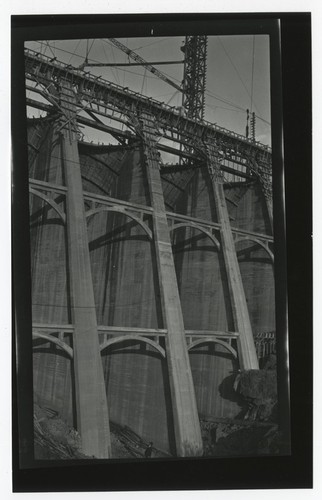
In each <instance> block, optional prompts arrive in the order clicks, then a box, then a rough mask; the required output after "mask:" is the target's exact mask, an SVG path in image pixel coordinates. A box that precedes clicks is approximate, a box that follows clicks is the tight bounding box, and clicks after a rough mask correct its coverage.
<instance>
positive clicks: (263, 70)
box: [26, 35, 271, 145]
mask: <svg viewBox="0 0 322 500" xmlns="http://www.w3.org/2000/svg"><path fill="white" fill-rule="evenodd" d="M118 40H119V41H120V42H121V43H123V44H124V45H126V46H127V47H129V48H130V49H131V50H134V51H135V52H136V53H137V54H139V55H140V56H141V57H142V58H143V59H145V60H146V61H148V62H150V61H182V60H183V53H182V51H181V50H180V48H181V47H182V45H183V43H184V37H167V38H165V37H160V38H156V37H149V38H120V39H118ZM26 47H27V48H30V49H33V50H37V51H40V52H41V53H42V54H46V55H48V56H50V57H54V56H56V57H57V59H58V60H60V61H63V62H66V63H69V64H71V65H73V66H76V67H77V66H79V65H81V64H82V63H83V62H84V60H85V56H86V54H88V61H89V62H90V63H95V62H99V63H102V62H108V63H115V62H117V63H122V62H132V63H133V62H134V61H133V60H129V58H128V56H127V55H126V54H125V53H124V52H122V51H121V50H120V49H118V48H117V47H115V46H114V45H113V44H112V43H111V41H110V40H109V39H95V40H93V39H90V40H86V39H83V40H51V41H50V40H49V41H35V42H26ZM156 67H157V68H158V69H159V71H161V72H163V73H164V74H165V75H167V76H168V77H170V78H171V79H172V80H173V81H174V82H175V83H177V84H179V85H180V84H181V82H182V79H183V64H176V65H160V66H156ZM86 70H90V72H91V73H92V74H94V75H100V76H102V78H105V79H107V80H109V81H111V82H114V83H117V84H118V85H121V86H124V87H129V89H131V90H134V91H137V92H140V93H143V94H144V95H147V96H149V97H153V98H155V99H158V100H160V101H161V102H164V103H166V104H169V105H171V106H181V104H182V94H181V93H180V92H179V91H177V90H176V89H175V88H173V87H172V86H170V85H169V84H168V83H165V82H164V81H162V80H161V79H160V78H158V77H156V76H155V75H153V74H152V73H150V72H149V71H148V70H146V69H145V68H143V67H141V66H131V67H117V68H116V67H114V68H113V67H90V68H86ZM269 80H270V73H269V37H268V36H267V35H256V36H253V35H242V36H240V35H239V36H209V37H208V50H207V79H206V100H205V102H206V105H205V116H204V118H205V120H207V121H209V122H211V123H216V124H217V125H219V126H221V127H224V128H227V129H228V130H232V131H234V132H237V133H239V134H241V135H245V127H246V109H249V110H251V111H254V112H255V114H256V140H257V141H259V142H262V143H263V144H268V145H271V127H270V81H269ZM27 95H30V94H28V93H27ZM31 97H34V95H33V96H31ZM28 114H29V115H30V114H31V115H35V116H38V113H37V111H36V110H34V109H32V111H31V110H29V111H28ZM85 132H86V133H85V136H84V138H85V140H94V141H95V142H96V141H102V142H103V141H104V139H105V137H104V135H103V134H100V133H99V132H97V131H95V132H93V131H92V132H91V131H90V130H89V129H86V131H85ZM93 134H94V135H93ZM104 142H105V141H104Z"/></svg>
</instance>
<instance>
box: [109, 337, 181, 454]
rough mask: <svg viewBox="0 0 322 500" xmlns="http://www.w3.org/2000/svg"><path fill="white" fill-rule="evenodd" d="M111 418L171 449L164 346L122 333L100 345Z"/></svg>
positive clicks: (168, 396)
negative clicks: (122, 334)
mask: <svg viewBox="0 0 322 500" xmlns="http://www.w3.org/2000/svg"><path fill="white" fill-rule="evenodd" d="M101 353H102V362H103V369H104V375H105V381H106V391H107V399H108V407H109V414H110V419H111V421H112V422H115V423H117V424H119V425H121V426H126V427H129V428H130V429H132V430H133V431H134V432H136V433H137V434H138V435H139V436H140V437H141V438H142V439H143V440H145V441H146V442H149V441H153V443H154V446H155V447H157V448H159V449H160V450H162V451H164V452H168V453H169V452H173V451H174V435H173V420H172V419H173V417H172V407H171V397H170V387H169V381H168V372H167V364H166V359H165V351H164V348H163V347H162V346H161V345H159V344H158V343H156V342H155V341H154V340H152V339H150V338H147V337H141V336H134V335H133V336H132V335H124V336H121V337H112V338H110V339H108V340H106V341H105V342H103V343H102V344H101Z"/></svg>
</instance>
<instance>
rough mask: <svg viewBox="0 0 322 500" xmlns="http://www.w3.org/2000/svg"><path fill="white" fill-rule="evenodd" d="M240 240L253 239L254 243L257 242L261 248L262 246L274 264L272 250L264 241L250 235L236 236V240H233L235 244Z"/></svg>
mask: <svg viewBox="0 0 322 500" xmlns="http://www.w3.org/2000/svg"><path fill="white" fill-rule="evenodd" d="M241 241H253V242H254V243H257V245H259V246H261V247H262V248H264V250H266V252H267V253H268V255H269V257H270V259H271V261H272V264H274V254H273V252H272V251H271V250H270V249H269V248H268V245H266V244H265V243H263V242H262V241H260V240H258V239H257V238H252V237H251V236H245V237H244V236H243V237H241V238H239V237H237V238H236V240H235V245H236V244H237V243H240V242H241Z"/></svg>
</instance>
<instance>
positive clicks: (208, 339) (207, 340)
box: [188, 337, 237, 359]
mask: <svg viewBox="0 0 322 500" xmlns="http://www.w3.org/2000/svg"><path fill="white" fill-rule="evenodd" d="M211 342H213V343H215V344H220V345H222V346H223V347H225V348H226V349H227V350H228V351H229V352H230V353H231V354H232V355H233V356H234V358H236V359H237V352H236V351H235V349H234V348H233V347H231V345H229V344H228V343H227V342H224V341H223V340H219V339H214V338H213V337H204V338H203V339H198V340H195V341H194V342H191V344H190V345H188V351H191V349H193V348H194V347H196V346H197V345H200V344H208V343H211Z"/></svg>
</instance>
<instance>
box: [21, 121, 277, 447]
mask: <svg viewBox="0 0 322 500" xmlns="http://www.w3.org/2000/svg"><path fill="white" fill-rule="evenodd" d="M57 123H58V122H57V120H56V118H55V116H50V115H48V117H47V118H39V119H33V120H28V145H29V177H30V186H31V189H30V235H31V255H32V258H31V269H32V304H33V305H32V317H33V332H34V351H33V373H34V382H33V384H34V400H35V402H37V403H38V404H39V405H41V406H44V407H49V408H51V409H54V410H56V411H57V412H59V414H60V415H61V416H62V418H63V419H65V420H66V422H68V424H69V425H70V426H73V427H75V428H78V429H80V428H81V429H86V425H87V424H86V422H87V420H86V418H90V417H86V418H84V420H82V421H81V420H80V419H81V418H83V417H80V415H81V414H82V405H83V406H84V407H86V405H87V404H88V403H87V402H86V401H88V400H86V398H85V397H84V402H83V403H82V402H80V400H81V401H82V399H81V398H80V396H79V394H80V393H79V391H81V389H80V387H81V385H80V384H81V382H80V381H79V372H78V370H80V371H81V372H82V373H83V370H84V373H85V372H86V370H87V369H88V367H87V366H86V353H83V354H81V355H80V354H79V352H80V349H81V348H82V347H77V346H76V344H75V335H77V332H76V330H77V328H78V326H77V325H78V321H80V320H77V319H76V320H75V309H76V308H78V309H79V310H80V311H81V312H82V308H83V309H84V311H87V310H88V309H91V314H92V316H93V317H94V320H93V321H92V320H91V321H92V323H91V324H93V325H94V327H93V328H94V330H95V329H96V333H95V335H96V336H97V341H98V354H97V357H92V356H91V354H90V352H89V355H88V360H87V363H88V365H91V366H92V370H94V371H95V369H96V367H97V369H98V370H99V371H100V373H99V375H98V378H97V379H95V380H96V382H95V384H98V385H99V386H100V387H102V382H101V378H100V377H101V373H102V377H103V378H102V380H103V381H104V387H103V390H102V391H103V392H102V391H101V392H99V393H97V398H98V401H101V400H102V401H104V397H105V398H106V400H105V402H104V404H106V407H107V411H108V419H109V420H110V421H111V422H114V423H116V424H119V425H122V426H127V427H129V428H130V429H132V430H133V431H134V432H136V433H137V434H138V435H139V436H141V437H142V439H143V440H144V441H147V442H149V441H153V443H154V445H155V446H156V447H157V448H159V449H160V450H163V451H165V452H167V453H172V454H178V455H181V456H188V455H189V454H190V455H200V454H201V450H200V431H199V430H198V428H197V427H198V418H206V419H207V418H209V419H212V418H236V417H237V416H238V414H239V413H240V411H241V408H240V405H239V404H238V401H237V398H236V396H235V395H234V391H233V381H234V378H235V375H236V374H237V373H238V370H239V369H240V368H244V367H245V363H246V364H247V356H245V359H246V361H243V359H244V358H243V357H242V358H241V352H242V350H243V349H244V348H243V347H242V346H243V344H242V343H241V342H240V336H242V335H243V330H240V329H239V327H238V324H239V323H238V321H241V320H240V316H238V314H239V313H238V307H239V308H240V307H244V306H238V303H237V305H236V297H235V296H234V290H233V289H232V286H233V285H232V283H234V280H236V279H237V278H238V277H240V281H241V285H240V286H242V287H243V293H244V302H243V304H246V307H247V314H248V318H249V324H250V329H251V332H252V337H251V340H248V342H251V341H253V344H254V346H255V344H256V335H260V334H262V333H263V332H272V331H274V330H275V295H274V271H273V261H272V230H271V223H270V217H269V210H268V208H267V203H266V200H265V196H264V195H263V192H262V189H261V185H260V182H259V181H258V179H257V178H255V177H254V178H249V179H246V180H245V179H240V178H238V176H237V177H236V178H234V177H233V176H232V177H231V179H230V180H229V182H223V183H221V186H222V193H223V197H224V199H225V203H226V211H227V221H228V222H227V221H226V226H225V227H226V229H225V231H226V232H227V231H228V230H229V231H230V234H231V235H232V237H233V241H234V248H233V249H232V248H230V250H229V251H230V252H234V256H233V257H234V259H236V262H237V263H238V269H237V271H236V266H235V267H234V265H235V264H234V262H235V261H233V263H232V261H231V260H230V261H229V260H227V259H228V258H230V257H229V256H228V257H227V251H228V250H227V241H228V240H227V234H225V233H224V234H223V231H222V230H221V228H222V227H223V224H224V223H223V220H222V211H221V209H220V207H219V206H218V196H217V195H216V191H215V190H214V189H213V180H212V178H211V176H210V175H209V169H208V168H207V164H206V162H204V163H201V164H199V165H198V167H192V166H189V165H187V166H186V167H184V168H183V167H182V166H177V167H176V166H174V167H169V168H166V167H162V166H161V169H160V173H159V174H156V175H155V177H153V178H151V173H150V171H149V169H152V170H153V168H154V164H153V161H154V160H153V159H152V160H151V162H152V163H150V161H149V160H147V151H146V149H145V147H144V145H142V141H140V140H138V139H137V140H133V141H132V142H130V141H129V143H128V144H127V145H119V146H99V145H93V144H88V143H85V142H81V141H78V140H76V139H75V138H74V139H73V147H74V146H75V148H76V150H75V151H74V153H73V154H74V156H73V157H72V156H70V153H68V151H67V153H66V147H67V146H68V145H67V146H66V144H64V140H65V139H63V140H62V137H61V133H60V131H59V126H58V125H57ZM68 147H69V146H68ZM68 154H69V156H68ZM66 155H67V156H68V158H69V160H68V161H75V162H78V165H79V173H80V179H81V185H80V186H79V188H78V189H79V193H80V196H81V201H80V202H79V206H81V207H82V209H80V210H79V209H76V211H75V213H76V215H75V218H74V219H73V220H74V222H73V224H76V225H77V224H78V220H81V222H79V223H80V224H83V225H84V228H85V231H86V235H85V237H84V238H83V239H82V242H81V244H82V245H84V248H85V250H84V252H87V251H88V256H89V269H88V272H87V274H86V276H83V277H79V276H78V274H77V272H76V276H75V268H74V267H73V258H72V257H71V254H73V251H74V250H73V249H74V248H77V247H78V245H79V244H80V243H79V241H78V240H77V238H82V237H81V236H77V235H76V236H74V237H73V238H71V231H70V228H69V227H68V225H69V224H71V220H72V219H71V216H70V215H69V213H70V211H71V208H70V207H71V203H72V201H71V197H68V191H70V190H71V189H72V187H71V186H72V184H71V183H72V180H68V179H67V175H66ZM71 158H74V160H72V159H71ZM68 175H70V174H68ZM157 175H159V180H160V182H159V184H158V182H157V181H158V177H157ZM75 189H76V188H75ZM77 196H78V195H77ZM160 199H161V200H162V201H163V206H162V204H161V206H160ZM77 210H78V211H77ZM161 219H162V220H161ZM164 221H165V222H166V226H165V222H164ZM158 224H159V226H158ZM227 224H228V225H229V228H228V229H227ZM75 234H80V233H75ZM167 238H168V239H167ZM168 241H169V242H168ZM84 242H85V243H84ZM233 272H235V274H234V275H233V278H232V277H231V273H233ZM236 272H237V275H236ZM234 276H237V278H235V277H234ZM82 280H85V281H83V282H82V283H80V284H79V283H78V281H82ZM89 282H90V288H91V291H89V294H91V293H92V295H93V300H92V304H93V306H91V304H90V303H88V301H86V300H85V301H84V302H82V300H80V299H79V302H77V305H76V306H75V301H76V299H75V293H76V292H75V290H76V288H77V286H79V287H81V286H83V287H84V290H85V291H86V290H88V283H89ZM75 283H76V285H75ZM173 283H175V285H174V284H173ZM237 302H238V301H237ZM172 304H173V306H172ZM93 309H94V310H93ZM236 310H237V313H236ZM169 311H170V312H169ZM178 311H179V313H178ZM176 315H177V316H176ZM80 317H81V316H80ZM87 319H88V316H87ZM86 321H87V320H86ZM88 321H89V320H88ZM247 321H248V320H247ZM182 322H183V323H182ZM247 324H248V323H247ZM75 325H76V326H75ZM88 328H89V327H88ZM91 328H92V327H91ZM243 328H244V327H243ZM178 331H182V333H183V335H184V339H185V342H186V348H185V349H186V351H185V352H184V354H183V355H182V359H183V364H181V361H182V360H181V356H180V354H176V352H180V349H181V347H180V346H181V344H180V342H179V341H177V337H176V335H177V332H178ZM170 333H171V336H172V337H171V338H173V339H174V341H173V342H174V344H173V343H172V344H171V342H170V341H169V336H170ZM91 334H92V333H91ZM86 335H87V333H86V332H85V333H84V338H85V339H86V338H87V339H89V337H88V336H87V337H86ZM82 338H83V337H81V339H82ZM82 342H83V341H82V340H80V341H79V343H80V345H81V346H82V345H84V344H82ZM88 342H89V340H88ZM173 346H174V347H173ZM176 349H177V351H176ZM173 352H174V354H173ZM172 354H173V359H172V361H171V362H170V361H169V357H171V356H172ZM79 356H84V360H85V361H84V362H83V361H82V364H79V359H80V357H79ZM185 356H187V361H186V358H185ZM243 356H244V354H243ZM81 359H83V358H82V357H81ZM250 359H251V360H252V359H254V356H253V358H252V357H251V356H250ZM84 363H85V365H84ZM100 363H101V366H99V365H100ZM252 363H253V364H252ZM254 363H255V364H254ZM93 367H94V368H93ZM246 367H247V368H252V367H253V368H256V361H250V362H249V364H248V366H246ZM86 373H87V372H86ZM90 373H91V372H90ZM95 376H96V375H95ZM190 379H191V383H190ZM83 384H85V382H83ZM182 384H183V385H182ZM84 386H86V384H85V385H84ZM82 387H83V386H82ZM89 388H90V384H88V387H87V389H86V390H92V389H89ZM86 390H85V392H86ZM100 390H101V389H100ZM82 394H84V393H82ZM181 397H182V398H183V401H181V400H180V398H181ZM185 397H186V399H184V398H185ZM179 400H180V401H179ZM189 401H190V402H189ZM191 401H192V402H191ZM185 408H186V410H185ZM187 408H188V409H187ZM195 409H196V411H195ZM106 415H107V413H106ZM185 415H188V416H187V423H186V424H185ZM196 415H197V416H196ZM105 420H106V417H105ZM185 430H186V434H187V436H188V437H184V431H185ZM86 432H87V431H85V430H83V433H86ZM95 432H96V431H95ZM103 432H104V433H107V434H108V432H109V430H108V424H107V427H104V430H103V431H102V433H103ZM99 435H100V434H99V432H98V436H99ZM91 439H92V438H91ZM98 439H99V438H98ZM187 440H188V441H187ZM189 440H190V441H189ZM187 442H188V444H184V443H187ZM105 449H106V450H108V449H109V445H108V443H107V444H106V446H105ZM189 449H190V450H195V451H191V452H189ZM100 453H101V456H106V453H108V452H106V451H105V452H104V451H102V452H100ZM104 453H105V455H104Z"/></svg>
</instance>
